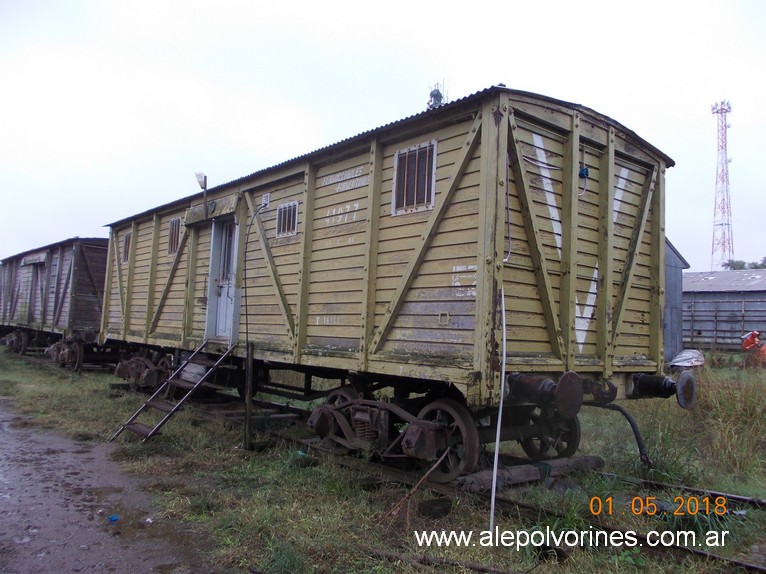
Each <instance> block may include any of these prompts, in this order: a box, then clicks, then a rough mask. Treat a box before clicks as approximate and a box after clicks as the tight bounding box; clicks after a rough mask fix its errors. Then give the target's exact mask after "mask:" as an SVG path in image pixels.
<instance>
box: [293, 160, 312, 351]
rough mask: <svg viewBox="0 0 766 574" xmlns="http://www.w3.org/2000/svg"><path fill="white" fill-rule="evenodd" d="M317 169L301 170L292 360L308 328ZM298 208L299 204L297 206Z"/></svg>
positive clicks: (304, 342) (299, 348) (303, 341)
mask: <svg viewBox="0 0 766 574" xmlns="http://www.w3.org/2000/svg"><path fill="white" fill-rule="evenodd" d="M316 178H317V169H316V166H314V165H313V164H308V165H307V166H306V168H305V169H304V171H303V201H302V202H301V203H302V204H303V236H302V237H301V262H300V268H299V270H298V276H299V282H300V288H299V291H298V303H297V305H296V313H297V317H296V322H295V337H294V339H293V360H294V361H295V363H296V364H297V363H300V362H301V353H302V352H303V349H304V348H305V347H306V331H307V329H308V321H309V318H308V314H309V292H310V286H311V253H312V246H313V243H312V239H313V237H314V217H315V213H314V198H315V196H316ZM299 209H300V206H299ZM298 221H300V213H299V218H298Z"/></svg>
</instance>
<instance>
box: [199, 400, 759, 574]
mask: <svg viewBox="0 0 766 574" xmlns="http://www.w3.org/2000/svg"><path fill="white" fill-rule="evenodd" d="M257 406H258V409H260V410H259V411H257V412H258V414H256V415H255V417H254V420H255V421H256V423H267V422H269V421H271V422H272V423H273V422H277V423H278V424H281V423H285V422H286V421H291V420H297V419H300V418H302V417H305V416H307V414H308V413H307V412H306V411H303V410H301V409H298V408H294V407H293V408H290V409H289V410H288V411H285V410H284V407H283V406H282V405H276V404H270V403H258V405H257ZM195 408H196V409H197V412H198V414H199V416H202V417H204V418H219V419H225V420H229V421H231V422H233V423H235V424H239V423H240V422H241V421H242V420H243V419H244V406H243V405H242V404H241V403H239V404H238V405H237V404H235V403H230V402H225V401H224V402H222V403H218V404H212V405H211V404H210V403H208V404H207V405H204V404H201V405H198V406H197V407H195ZM264 430H265V432H267V433H268V435H269V436H270V437H271V438H272V439H273V441H284V442H286V443H288V444H292V445H294V446H296V447H298V448H300V449H302V450H304V451H306V452H309V453H311V454H313V455H315V456H319V457H321V458H323V459H325V460H328V461H330V462H332V463H334V464H338V465H340V466H344V467H347V468H352V469H355V470H358V471H360V472H362V473H364V474H367V475H369V476H371V477H374V478H375V479H376V480H378V481H380V482H392V483H399V484H403V485H407V486H409V487H410V488H411V489H412V490H411V491H410V492H411V493H412V492H414V491H415V490H417V489H420V488H427V489H429V490H431V491H432V492H435V493H438V494H439V495H441V496H444V497H448V498H450V499H456V498H459V497H461V496H466V495H471V496H475V497H479V498H481V499H484V500H486V501H487V503H489V501H490V495H491V493H490V492H489V486H488V485H490V484H491V482H490V481H489V480H488V478H489V477H491V474H492V471H491V468H490V469H484V470H480V471H478V472H477V473H474V474H473V475H469V476H467V477H462V478H461V479H459V480H457V481H454V482H453V483H449V484H444V483H440V482H435V481H433V480H428V479H425V480H423V470H422V469H420V470H418V471H413V470H412V469H407V468H395V467H391V466H384V465H381V464H378V463H375V462H371V461H368V460H362V459H358V458H353V457H350V456H347V455H342V454H338V453H337V452H335V451H334V450H333V449H332V448H328V447H326V446H323V444H322V443H321V441H320V440H319V439H318V438H316V437H313V438H302V437H300V438H298V437H295V436H291V435H290V434H288V433H286V432H284V431H283V430H275V429H271V430H269V429H267V428H265V427H264ZM595 459H598V457H577V458H573V459H569V460H570V461H572V462H565V461H563V460H559V461H557V460H551V461H545V462H544V463H532V464H530V463H529V461H523V460H521V459H517V458H513V457H507V456H503V457H501V461H502V463H503V466H502V467H501V468H500V470H499V471H498V477H499V481H498V484H499V488H498V490H499V492H498V494H497V495H496V498H495V502H496V506H497V508H498V509H499V510H500V511H502V512H506V513H514V514H516V513H518V512H519V511H520V510H521V511H524V512H525V513H527V515H528V516H529V517H530V518H531V519H533V520H535V519H537V518H538V517H539V516H540V515H545V516H548V517H552V518H556V517H558V518H562V519H564V518H566V517H565V516H564V515H563V514H561V513H559V512H557V511H556V510H552V509H550V508H548V507H545V506H543V505H540V504H536V503H534V502H529V501H528V500H521V499H519V498H518V497H514V496H513V494H509V493H507V492H502V491H501V489H502V488H508V487H512V486H514V485H518V484H520V483H529V482H539V481H541V480H545V479H548V478H553V477H557V476H563V475H565V474H567V473H571V472H574V471H582V470H586V469H587V470H592V471H597V470H598V469H599V468H600V467H601V466H602V465H603V461H601V464H599V462H598V460H595ZM599 460H600V459H599ZM601 475H602V476H604V477H606V478H609V479H613V480H617V481H622V482H627V483H629V484H632V485H635V486H636V488H641V489H642V491H643V492H646V491H671V492H683V493H686V494H688V495H690V496H691V495H693V496H695V497H697V498H699V499H703V498H704V497H709V498H711V499H715V498H717V497H724V498H725V499H726V501H727V505H729V506H736V507H743V506H746V507H750V508H752V509H755V511H763V510H765V509H766V501H764V500H762V499H759V498H756V497H747V496H742V495H738V494H732V493H725V492H720V491H714V490H706V489H701V488H694V487H689V486H685V485H672V484H666V483H661V482H657V481H650V480H643V479H635V478H629V477H622V476H619V475H615V474H611V473H601ZM641 500H642V501H645V500H647V498H646V497H645V496H643V497H642V498H641ZM686 500H688V498H687V499H686ZM586 522H587V523H588V525H589V526H591V527H593V528H594V529H598V530H603V531H605V532H607V533H610V534H611V533H617V535H618V536H623V537H624V536H626V535H627V533H628V530H627V529H622V528H619V527H616V526H612V525H610V524H609V523H608V521H606V520H604V519H603V518H602V517H598V516H593V517H592V519H590V520H586ZM630 532H631V533H633V534H634V536H635V538H636V539H637V541H638V543H639V545H640V546H641V547H643V548H646V549H649V550H651V551H652V552H666V553H669V554H673V555H676V556H678V557H685V556H690V555H691V556H694V557H696V558H698V559H700V560H709V561H714V562H716V563H720V564H724V565H727V566H729V567H731V568H735V569H739V570H740V571H746V572H766V564H755V563H750V562H747V561H744V560H738V559H736V558H730V557H725V556H721V555H719V554H716V553H713V552H709V551H706V550H703V549H700V548H695V547H690V546H683V545H677V544H671V545H660V546H651V545H650V540H649V539H648V538H647V536H646V534H642V533H638V532H635V531H630ZM623 539H624V538H623ZM548 550H550V551H551V552H552V553H554V554H555V555H556V556H557V557H559V559H566V558H567V557H568V556H569V554H570V553H571V551H572V550H573V549H571V548H562V547H558V548H550V549H548Z"/></svg>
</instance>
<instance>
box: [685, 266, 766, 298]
mask: <svg viewBox="0 0 766 574" xmlns="http://www.w3.org/2000/svg"><path fill="white" fill-rule="evenodd" d="M693 291H694V292H698V291H707V292H720V291H766V269H744V270H741V271H710V272H689V273H684V293H686V292H693Z"/></svg>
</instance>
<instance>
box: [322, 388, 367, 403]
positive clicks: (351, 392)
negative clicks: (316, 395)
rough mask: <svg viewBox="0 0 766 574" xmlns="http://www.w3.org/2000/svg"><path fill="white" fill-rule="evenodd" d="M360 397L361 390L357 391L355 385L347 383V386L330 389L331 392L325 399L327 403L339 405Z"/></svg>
mask: <svg viewBox="0 0 766 574" xmlns="http://www.w3.org/2000/svg"><path fill="white" fill-rule="evenodd" d="M358 398H361V397H360V396H359V391H357V390H356V389H355V388H354V387H351V386H348V385H347V386H345V387H339V388H337V389H334V390H332V391H330V393H329V394H328V395H327V399H325V404H328V405H339V404H342V403H347V402H348V401H355V400H356V399H358Z"/></svg>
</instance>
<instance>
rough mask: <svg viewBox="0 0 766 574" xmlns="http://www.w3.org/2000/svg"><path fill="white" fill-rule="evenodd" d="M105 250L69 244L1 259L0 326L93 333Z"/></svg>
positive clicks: (90, 241)
mask: <svg viewBox="0 0 766 574" xmlns="http://www.w3.org/2000/svg"><path fill="white" fill-rule="evenodd" d="M107 248H108V246H107V240H106V239H102V238H82V239H81V238H72V239H68V240H65V241H61V242H59V243H54V244H52V245H48V246H46V247H40V248H37V249H34V250H31V251H26V252H24V253H21V254H18V255H15V256H12V257H8V258H6V259H4V260H3V262H2V266H1V267H0V273H2V277H3V278H2V284H3V289H2V291H1V292H0V325H3V326H7V327H25V328H28V329H30V330H34V331H39V332H42V333H47V334H51V335H64V336H69V335H72V334H75V333H79V334H82V333H85V332H88V333H97V332H98V329H99V326H100V321H101V302H102V297H103V285H104V274H105V267H106V255H107Z"/></svg>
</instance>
